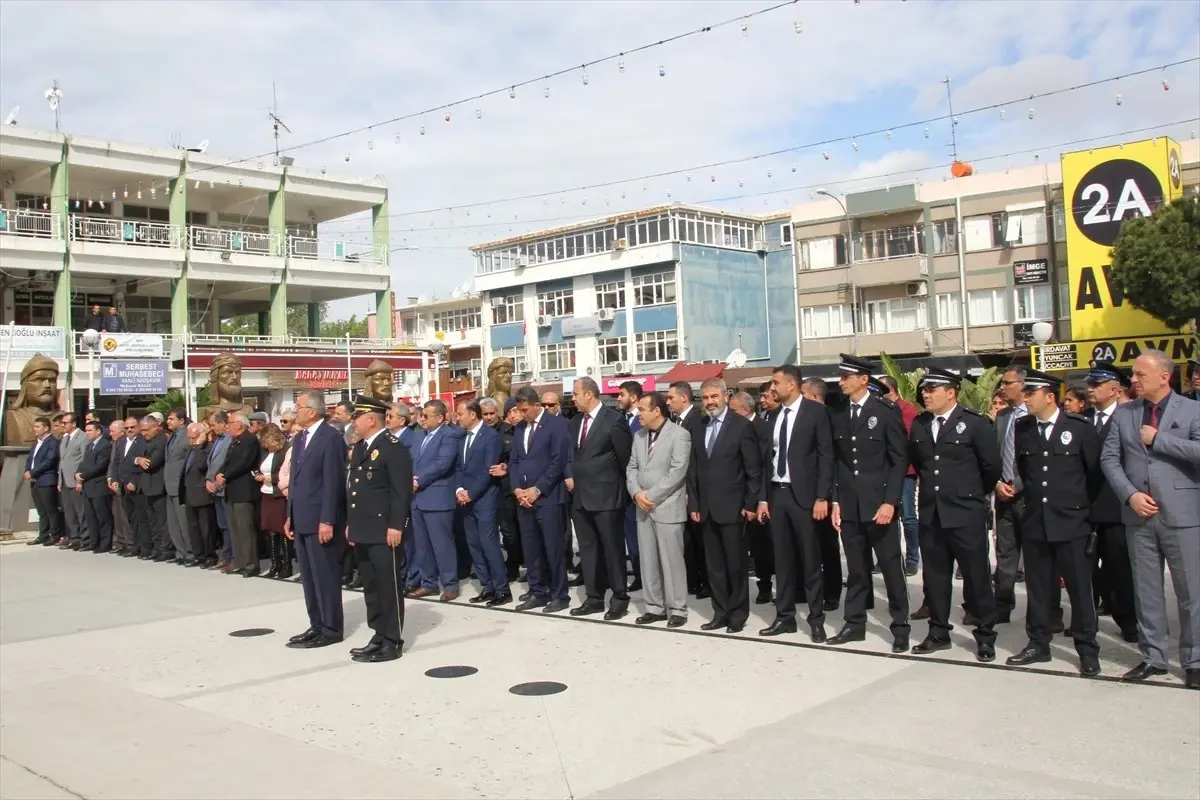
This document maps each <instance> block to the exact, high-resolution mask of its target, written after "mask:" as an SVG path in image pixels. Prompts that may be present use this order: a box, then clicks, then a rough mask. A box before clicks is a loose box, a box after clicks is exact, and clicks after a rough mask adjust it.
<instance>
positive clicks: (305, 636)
mask: <svg viewBox="0 0 1200 800" xmlns="http://www.w3.org/2000/svg"><path fill="white" fill-rule="evenodd" d="M320 635H321V632H320V631H318V630H317V629H316V628H309V629H308V630H306V631H305V632H304V633H298V634H296V635H295V636H293V637H291V638H289V639H288V644H295V643H296V642H307V641H309V640H310V639H315V638H317V637H318V636H320Z"/></svg>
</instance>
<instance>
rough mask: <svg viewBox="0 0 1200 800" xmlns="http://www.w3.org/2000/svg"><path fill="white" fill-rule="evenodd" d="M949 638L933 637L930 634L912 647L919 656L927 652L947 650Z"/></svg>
mask: <svg viewBox="0 0 1200 800" xmlns="http://www.w3.org/2000/svg"><path fill="white" fill-rule="evenodd" d="M949 649H950V640H949V639H946V640H944V641H943V640H941V639H934V638H933V637H932V636H927V637H925V640H924V641H923V642H921V643H920V644H918V645H917V646H916V647H914V648H913V649H912V651H913V652H914V653H916V654H917V655H919V656H923V655H927V654H929V653H936V652H938V651H939V650H949Z"/></svg>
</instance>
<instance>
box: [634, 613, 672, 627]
mask: <svg viewBox="0 0 1200 800" xmlns="http://www.w3.org/2000/svg"><path fill="white" fill-rule="evenodd" d="M666 618H667V615H666V614H642V615H641V616H640V617H638V618H637V619H635V620H634V621H633V624H634V625H650V624H651V623H654V622H662V621H663V620H665V619H666Z"/></svg>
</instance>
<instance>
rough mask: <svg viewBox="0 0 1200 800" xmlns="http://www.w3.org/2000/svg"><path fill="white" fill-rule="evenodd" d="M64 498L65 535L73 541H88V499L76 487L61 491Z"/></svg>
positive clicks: (60, 493)
mask: <svg viewBox="0 0 1200 800" xmlns="http://www.w3.org/2000/svg"><path fill="white" fill-rule="evenodd" d="M59 496H60V497H61V498H62V507H63V526H64V528H65V531H64V533H65V535H66V537H67V539H68V540H70V541H72V542H76V541H80V542H82V541H87V499H86V498H85V497H84V496H83V494H82V493H81V492H77V491H75V490H74V489H63V490H62V491H61V492H59Z"/></svg>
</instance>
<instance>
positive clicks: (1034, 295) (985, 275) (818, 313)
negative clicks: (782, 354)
mask: <svg viewBox="0 0 1200 800" xmlns="http://www.w3.org/2000/svg"><path fill="white" fill-rule="evenodd" d="M1197 145H1198V143H1197V142H1196V141H1195V140H1192V141H1188V142H1185V143H1183V146H1182V160H1183V161H1184V170H1183V180H1184V183H1185V184H1186V185H1187V186H1190V187H1194V186H1195V184H1196V183H1197V182H1198V180H1200V148H1198V147H1197ZM1063 215H1064V207H1063V193H1062V176H1061V169H1060V166H1059V163H1058V162H1057V161H1055V162H1053V163H1047V164H1042V165H1035V166H1032V167H1025V168H1020V169H1012V170H1005V171H1004V172H993V173H983V174H976V175H972V176H969V177H964V178H955V179H947V180H943V181H931V182H925V183H910V184H904V185H898V186H890V187H887V188H883V189H875V190H872V191H863V192H854V193H850V194H847V195H845V196H844V197H842V198H834V197H826V198H824V199H821V200H819V201H817V202H812V203H808V204H805V205H802V206H798V207H796V208H794V209H793V210H792V230H793V232H794V234H793V235H794V242H793V246H794V251H795V265H796V306H797V310H798V325H797V331H796V336H797V338H798V339H799V343H800V348H799V359H800V360H801V361H802V362H803V363H805V364H814V363H816V364H822V363H827V364H832V363H833V362H836V361H837V357H838V353H843V352H857V353H860V354H863V355H867V356H873V355H875V354H877V353H879V352H881V351H882V352H886V353H888V354H889V355H892V356H895V357H905V356H909V357H934V358H937V357H946V358H947V359H950V360H957V359H953V358H952V357H954V356H964V355H968V354H970V355H978V354H985V358H986V354H988V353H994V354H997V355H999V356H1000V357H1001V358H1000V360H1001V361H1003V362H1007V359H1008V358H1009V357H1012V356H1014V355H1016V354H1017V352H1016V351H1024V350H1026V349H1027V348H1028V346H1029V345H1030V344H1032V331H1031V329H1032V326H1033V323H1035V322H1041V321H1045V322H1051V323H1053V325H1054V327H1055V338H1056V339H1057V340H1059V341H1069V340H1070V339H1071V330H1070V291H1069V289H1068V287H1067V271H1066V258H1067V250H1066V244H1065V237H1066V227H1065V220H1064V216H1063Z"/></svg>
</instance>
